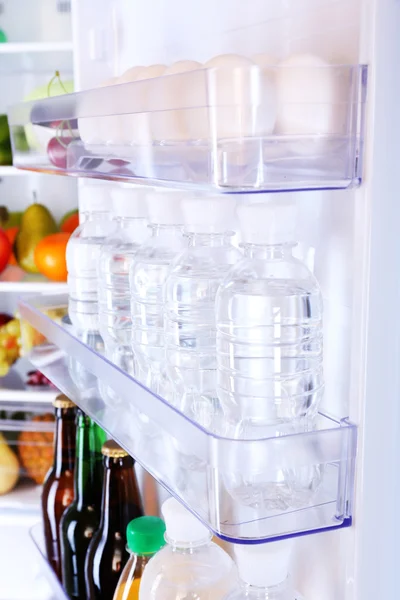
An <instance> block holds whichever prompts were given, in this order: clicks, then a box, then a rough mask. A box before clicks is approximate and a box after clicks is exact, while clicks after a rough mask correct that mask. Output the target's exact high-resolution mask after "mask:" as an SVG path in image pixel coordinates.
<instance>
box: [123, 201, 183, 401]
mask: <svg viewBox="0 0 400 600" xmlns="http://www.w3.org/2000/svg"><path fill="white" fill-rule="evenodd" d="M181 197H182V196H181V194H178V193H174V192H162V193H161V192H159V193H156V192H154V193H152V194H150V195H149V197H148V200H147V208H148V216H149V222H150V225H149V227H150V230H151V236H150V237H149V239H148V240H147V241H145V242H144V244H142V246H141V247H140V248H139V250H138V252H137V253H136V256H135V259H134V261H133V263H132V267H131V270H130V290H131V317H132V349H133V353H134V359H135V364H136V365H137V367H138V371H137V374H136V377H137V378H138V379H139V380H140V381H141V382H142V383H144V384H145V385H146V386H147V387H148V388H149V389H151V390H153V391H154V392H156V393H158V394H160V395H161V396H163V395H165V391H166V390H165V343H164V311H163V285H164V282H165V279H166V277H167V273H168V269H169V266H170V264H171V262H172V261H173V260H174V258H175V257H176V256H177V254H179V252H181V251H182V250H183V248H184V246H185V244H186V243H187V241H186V239H185V238H184V237H183V222H182V221H183V218H182V213H181V206H180V205H181Z"/></svg>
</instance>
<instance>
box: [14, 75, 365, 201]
mask: <svg viewBox="0 0 400 600" xmlns="http://www.w3.org/2000/svg"><path fill="white" fill-rule="evenodd" d="M303 80H304V81H306V82H307V85H304V86H302V85H301V83H302V81H303ZM310 82H311V84H310ZM366 85H367V67H366V66H363V65H355V66H333V65H332V66H325V67H309V66H307V67H296V68H294V67H282V66H281V67H279V66H276V67H275V66H271V67H268V69H261V68H260V67H257V66H250V67H248V66H246V67H236V68H209V69H198V70H194V71H189V72H186V73H180V74H175V75H165V76H162V77H156V78H154V79H148V80H140V81H134V82H130V83H123V84H119V85H113V86H105V87H99V88H96V89H92V90H87V91H84V92H80V93H75V94H68V95H65V96H59V97H53V98H47V99H45V100H40V101H33V102H30V103H23V104H19V105H15V106H14V107H12V108H11V109H10V111H9V122H10V127H11V135H12V137H15V143H14V164H15V166H17V167H20V168H23V169H30V170H34V171H42V172H45V173H58V174H63V175H75V176H86V177H98V178H105V179H111V180H123V181H137V182H139V183H148V184H150V185H157V184H158V185H166V186H173V187H189V188H191V187H196V188H197V189H199V190H201V189H204V190H219V191H222V192H231V193H234V192H247V193H249V192H270V191H279V190H307V189H343V188H348V187H351V186H354V185H357V184H359V183H360V181H361V176H362V155H363V133H364V113H365V99H366ZM21 127H24V128H25V132H26V138H27V141H28V146H29V147H28V149H26V150H25V151H21V150H18V147H17V143H16V142H17V136H18V135H20V132H21Z"/></svg>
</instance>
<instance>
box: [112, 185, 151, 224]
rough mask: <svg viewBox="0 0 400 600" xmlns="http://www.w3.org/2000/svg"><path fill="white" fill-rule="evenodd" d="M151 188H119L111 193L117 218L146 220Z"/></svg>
mask: <svg viewBox="0 0 400 600" xmlns="http://www.w3.org/2000/svg"><path fill="white" fill-rule="evenodd" d="M148 194H149V188H147V189H146V188H144V187H142V188H140V187H129V188H127V187H119V188H115V189H113V190H112V192H111V197H112V201H113V211H114V214H115V215H116V216H117V217H132V218H135V217H136V218H146V217H147V204H146V198H147V195H148Z"/></svg>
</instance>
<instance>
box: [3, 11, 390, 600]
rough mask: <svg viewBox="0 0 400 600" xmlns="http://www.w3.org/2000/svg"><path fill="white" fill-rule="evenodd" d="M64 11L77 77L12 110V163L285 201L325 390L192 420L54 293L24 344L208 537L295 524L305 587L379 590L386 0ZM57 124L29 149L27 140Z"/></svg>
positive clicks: (386, 349) (35, 310) (329, 597)
mask: <svg viewBox="0 0 400 600" xmlns="http://www.w3.org/2000/svg"><path fill="white" fill-rule="evenodd" d="M72 20H73V40H74V70H75V83H76V86H75V89H76V90H77V93H75V94H70V95H66V96H63V97H60V98H54V99H47V100H44V101H40V102H35V101H34V102H31V103H25V104H21V105H17V106H14V107H12V108H11V109H10V111H9V121H10V128H11V132H12V134H13V133H14V132H15V131H16V130H17V129H18V128H20V127H21V126H25V127H26V126H27V125H30V126H32V128H33V132H34V133H35V135H36V143H35V145H34V147H29V148H27V149H26V150H25V151H24V152H16V153H15V159H14V161H15V165H16V166H18V167H19V168H22V169H28V170H29V169H32V170H35V171H38V172H45V173H57V174H59V175H73V176H79V177H81V178H82V179H81V181H80V183H79V188H80V193H81V197H83V196H84V195H85V192H84V190H85V188H87V187H88V184H87V183H85V180H84V179H83V178H85V177H87V178H98V179H104V180H109V181H111V182H113V183H103V184H102V185H103V186H110V187H112V189H118V188H119V187H120V186H121V182H124V185H125V184H126V183H128V184H132V185H133V184H138V183H140V184H141V185H144V186H154V187H166V188H171V189H180V190H184V193H185V194H187V195H189V194H192V195H193V194H197V193H202V194H210V193H212V194H213V196H212V197H213V199H214V201H215V203H218V202H219V201H221V202H222V195H226V194H231V195H235V198H236V201H237V204H238V205H239V207H248V206H249V205H250V206H254V204H260V205H267V204H270V203H272V204H274V205H275V206H276V207H278V206H279V204H280V203H281V204H283V203H285V202H287V199H288V198H290V203H291V206H292V207H295V209H296V218H295V221H294V223H293V227H292V229H293V231H294V234H293V235H294V239H295V241H296V242H297V247H296V250H295V256H296V258H297V259H298V260H300V261H301V263H302V264H304V265H306V266H307V269H308V272H310V273H311V274H312V276H313V277H315V278H316V280H317V281H318V282H319V286H320V290H321V296H322V301H323V307H324V308H323V330H322V331H323V346H324V351H323V371H324V380H325V387H324V393H323V398H322V400H321V402H320V404H319V407H318V417H316V420H315V423H313V426H312V427H311V428H310V429H306V430H303V431H301V432H299V431H295V432H290V433H289V434H282V435H281V434H279V435H259V436H258V437H256V438H255V439H254V438H253V439H252V438H250V439H238V438H237V437H235V435H232V434H231V433H230V434H229V435H226V432H225V433H224V432H222V433H221V431H213V430H210V429H209V428H207V426H206V425H204V423H200V424H199V423H198V422H196V420H195V419H191V418H190V417H188V415H187V414H183V413H182V411H181V410H180V407H179V406H178V407H177V406H175V405H172V404H173V403H171V402H170V401H169V400H168V398H167V395H165V397H164V396H163V393H161V392H160V390H154V389H149V388H150V387H151V386H149V385H147V383H146V382H145V383H144V382H143V381H140V380H138V378H137V377H135V376H133V375H130V374H128V373H127V372H126V371H124V369H122V368H120V367H119V366H118V365H116V364H114V363H113V361H112V360H109V359H108V358H106V357H105V356H104V355H103V353H102V351H101V349H100V347H99V345H97V346H96V345H95V344H93V343H91V344H90V343H88V341H87V340H86V341H85V340H83V339H82V338H79V336H77V335H76V333H74V331H73V329H71V328H70V327H69V328H66V327H64V326H62V325H60V324H57V323H54V321H52V320H51V319H50V318H49V317H48V309H49V308H54V307H57V306H67V305H68V296H67V295H58V296H56V295H48V296H41V297H38V296H35V297H32V298H30V299H27V300H22V301H21V302H20V312H21V315H22V317H23V318H24V319H26V320H27V321H29V322H30V323H31V324H32V325H33V326H34V327H35V328H36V329H37V330H39V331H40V332H41V333H42V334H43V335H45V336H46V338H47V339H48V340H49V341H50V342H51V343H52V345H51V346H50V345H47V346H46V347H45V348H42V349H41V351H36V352H35V353H33V354H32V355H31V356H30V359H31V360H32V362H34V364H35V366H37V367H38V368H40V369H41V370H42V371H43V372H44V373H45V375H46V376H47V377H49V379H50V380H52V381H53V383H55V384H56V385H57V386H58V387H59V388H60V389H61V390H62V391H63V392H64V393H65V394H67V395H68V396H69V397H70V398H72V399H73V400H74V401H75V402H76V403H77V404H78V405H79V406H80V407H81V408H82V409H83V410H84V411H85V412H86V413H87V414H89V415H90V416H91V417H92V418H93V419H94V420H96V421H97V422H98V423H99V424H100V425H101V426H102V427H103V428H104V429H105V430H106V431H107V432H108V433H109V434H110V435H111V436H112V437H113V438H115V439H116V440H117V441H118V442H119V443H120V444H121V445H122V446H123V447H125V448H126V450H127V451H128V452H129V453H130V454H131V455H132V456H133V457H134V458H135V459H136V460H137V461H138V462H139V463H140V464H141V465H142V466H143V467H144V468H145V469H146V470H147V471H148V472H149V473H151V474H152V475H153V476H154V477H155V479H156V480H158V481H159V482H160V483H161V484H163V486H164V487H165V488H166V489H167V490H168V491H169V492H170V493H171V494H172V495H174V496H175V497H177V498H178V499H179V500H181V501H182V502H183V503H184V504H185V505H186V507H187V508H189V509H190V510H191V511H192V512H193V513H194V514H195V515H196V516H197V517H199V518H200V520H201V521H203V523H205V524H206V525H207V526H208V527H209V529H210V530H211V531H212V532H213V533H214V534H216V535H217V536H219V537H221V538H222V539H224V540H227V541H229V542H234V543H240V544H246V543H251V544H257V543H273V542H274V541H276V540H281V539H285V538H292V537H293V538H294V551H293V557H292V566H291V573H292V577H293V580H294V583H295V587H296V589H297V590H298V591H299V592H300V593H301V595H302V596H303V597H304V599H305V600H319V599H320V598H324V599H325V600H338V599H339V598H340V599H342V598H343V599H346V600H361V599H364V598H368V599H369V598H373V597H385V598H396V597H397V596H396V590H397V589H398V584H397V577H396V568H395V564H394V563H395V557H396V551H395V543H396V539H397V537H398V533H399V532H398V522H397V520H396V491H397V490H398V486H399V470H398V469H397V462H396V457H397V455H398V450H399V448H398V445H399V441H398V440H399V439H400V437H399V436H398V428H399V409H398V401H397V394H398V389H399V385H398V384H399V370H398V364H399V360H400V356H399V344H398V341H399V334H400V330H399V328H400V325H399V323H398V319H397V313H398V311H397V304H398V298H399V284H400V281H399V274H398V270H397V264H396V260H395V257H397V256H398V250H399V248H398V225H397V224H398V222H399V221H398V216H399V215H398V212H399V208H398V204H397V202H396V182H395V173H396V168H395V161H396V157H397V155H398V152H397V145H398V142H397V139H398V136H396V131H397V130H398V129H399V125H400V123H399V117H398V111H397V108H396V99H397V97H398V92H399V91H400V75H399V73H398V69H396V65H397V57H398V56H399V51H400V47H399V43H400V42H399V39H398V30H399V27H400V5H399V3H398V2H396V1H394V0H379V1H378V0H375V1H373V0H370V1H367V0H365V1H364V0H350V1H347V2H344V1H333V0H332V1H328V0H325V1H323V0H293V1H280V0H279V1H274V2H272V1H271V2H266V1H265V0H251V1H249V2H247V3H246V4H243V3H242V2H240V0H233V1H232V0H230V1H229V2H228V0H226V1H225V0H220V1H219V2H215V1H214V2H213V1H212V0H202V2H199V1H197V0H196V1H193V2H191V3H187V2H186V3H185V2H183V1H182V0H169V2H166V1H163V0H152V1H151V2H147V3H139V2H129V1H128V0H113V1H107V0H101V1H99V0H98V1H97V2H95V1H94V0H75V2H72ZM60 123H62V124H66V126H64V125H62V126H61V128H60ZM60 129H61V131H62V133H61V139H62V140H63V143H62V144H61V149H60V148H57V150H58V152H50V153H49V151H48V147H47V146H43V145H41V144H40V139H41V138H42V136H43V133H45V134H46V135H47V138H46V139H47V140H48V139H49V136H51V135H53V136H54V139H55V140H56V141H55V142H54V143H55V144H57V143H59V139H58V140H57V135H56V133H55V132H56V131H58V132H59V131H60ZM64 130H66V133H63V132H64ZM59 137H60V136H59ZM99 185H100V184H99ZM217 194H220V195H221V196H220V198H218V196H217ZM162 201H163V200H162V198H161V196H160V198H159V202H162ZM257 210H258V209H256V211H257ZM278 210H279V209H278ZM242 212H243V209H242ZM261 214H262V210H261V212H260V215H261ZM278 229H279V228H278ZM266 230H268V227H267V226H266ZM251 233H252V235H255V236H256V237H257V239H259V238H260V226H258V228H257V227H256V226H254V227H252V232H251ZM270 233H271V232H270ZM273 233H274V234H275V233H276V231H275V230H274V232H273ZM242 235H244V233H243V231H242ZM254 306H256V305H254ZM307 315H308V316H310V315H309V313H307ZM243 318H245V314H244V313H243ZM239 329H240V324H239ZM105 387H106V388H107V389H108V391H107V393H106V394H104V388H105ZM105 396H106V399H105ZM310 396H311V394H310ZM110 397H111V398H112V399H113V401H111V402H110V401H109V399H110ZM311 402H312V400H310V403H311ZM128 417H129V418H128ZM289 479H290V485H289V488H290V493H286V492H285V493H284V494H283V496H279V500H280V501H279V502H275V503H273V502H271V500H270V496H271V494H270V489H271V487H272V488H273V489H274V490H275V489H276V487H274V486H276V483H277V482H279V483H280V484H281V483H282V482H283V483H284V484H285V485H286V483H287V481H288V480H289ZM265 480H267V484H268V485H267V486H265V485H264V484H265ZM271 481H272V482H273V485H272V484H271ZM269 485H271V487H270V488H268V489H269V491H267V492H265V487H268V486H269ZM285 485H283V486H282V487H285ZM243 489H245V494H244V493H243ZM260 489H261V493H260ZM253 493H254V494H255V496H252V494H253ZM257 494H258V495H257ZM285 494H286V495H285ZM249 497H250V500H249ZM254 498H256V500H254ZM260 498H261V500H260ZM312 534H313V535H312ZM314 534H315V535H314Z"/></svg>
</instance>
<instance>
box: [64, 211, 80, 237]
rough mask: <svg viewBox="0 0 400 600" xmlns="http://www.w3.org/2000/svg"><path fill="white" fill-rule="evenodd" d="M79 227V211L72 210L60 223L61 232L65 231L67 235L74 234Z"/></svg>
mask: <svg viewBox="0 0 400 600" xmlns="http://www.w3.org/2000/svg"><path fill="white" fill-rule="evenodd" d="M78 226H79V211H78V210H72V211H70V212H69V213H67V214H66V215H64V217H63V219H62V221H61V223H60V231H64V232H65V233H73V232H74V231H75V229H76V228H77V227H78Z"/></svg>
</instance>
